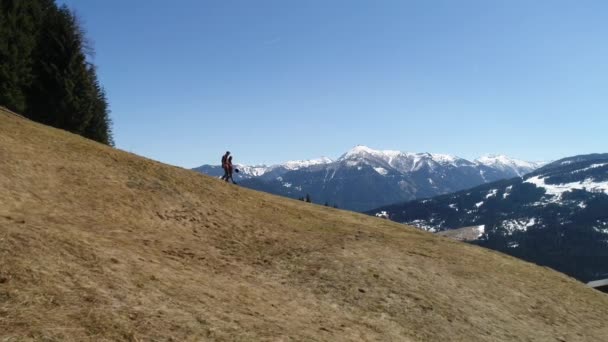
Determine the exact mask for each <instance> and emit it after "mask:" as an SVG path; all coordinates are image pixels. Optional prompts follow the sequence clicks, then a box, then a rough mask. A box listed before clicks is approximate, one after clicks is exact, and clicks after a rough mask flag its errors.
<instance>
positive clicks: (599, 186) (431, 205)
mask: <svg viewBox="0 0 608 342" xmlns="http://www.w3.org/2000/svg"><path fill="white" fill-rule="evenodd" d="M382 211H385V212H387V215H388V216H389V217H390V218H391V219H392V220H395V221H398V222H402V223H407V224H413V225H416V226H418V227H420V228H424V229H426V230H432V231H444V230H449V229H454V228H459V227H464V226H480V225H483V226H484V234H479V236H478V237H479V243H480V244H482V245H484V246H487V247H490V248H492V249H496V250H499V251H503V252H505V253H508V254H511V255H514V256H517V257H521V258H524V259H526V260H530V261H533V262H536V263H539V264H542V265H547V266H550V267H553V268H555V269H557V270H559V271H561V272H564V273H567V274H570V275H572V276H575V277H577V278H579V279H581V280H584V281H589V280H593V279H598V278H603V277H607V276H608V154H590V155H582V156H575V157H569V158H565V159H562V160H558V161H556V162H553V163H550V164H548V165H546V166H544V167H542V168H540V169H538V170H537V171H534V172H532V173H530V174H528V175H526V176H524V177H522V178H513V179H510V180H504V181H499V182H495V183H490V184H485V185H481V186H478V187H475V188H472V189H468V190H464V191H461V192H458V193H454V194H449V195H444V196H438V197H434V198H431V199H426V200H419V201H412V202H408V203H403V204H396V205H391V206H388V207H381V208H378V209H376V210H374V211H372V212H370V213H372V214H374V213H378V212H382Z"/></svg>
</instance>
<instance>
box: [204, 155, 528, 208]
mask: <svg viewBox="0 0 608 342" xmlns="http://www.w3.org/2000/svg"><path fill="white" fill-rule="evenodd" d="M538 166H539V165H538V164H536V163H529V162H524V161H520V160H516V159H511V158H508V157H506V156H489V157H483V158H480V159H478V160H476V161H475V162H470V161H468V160H466V159H463V158H459V157H455V156H450V155H445V154H435V153H408V152H400V151H391V150H385V151H380V150H374V149H371V148H369V147H367V146H356V147H354V148H353V149H351V150H350V151H348V152H346V153H344V154H343V155H342V156H341V157H340V158H338V159H337V160H335V161H332V160H331V159H328V158H320V159H315V160H311V161H297V162H287V163H284V164H278V165H274V166H268V167H267V166H242V165H241V166H240V169H241V171H242V172H241V173H239V174H237V181H238V182H239V184H240V185H242V186H245V187H248V188H251V189H256V190H261V191H265V192H269V193H272V194H276V195H281V196H286V197H291V198H298V197H303V196H304V195H306V194H310V195H311V196H312V198H313V200H314V201H316V202H317V203H326V202H327V203H329V204H331V205H334V204H335V205H338V206H339V207H340V208H344V209H349V210H355V211H365V210H369V209H372V208H375V207H378V206H381V205H386V204H392V203H395V202H401V201H406V200H412V199H416V198H425V197H431V196H436V195H439V194H445V193H450V192H454V191H458V190H462V189H467V188H470V187H473V186H476V185H479V184H484V183H487V182H492V181H495V180H499V179H505V178H512V177H515V176H520V175H522V174H524V173H528V172H530V171H532V170H534V169H535V168H537V167H538ZM194 170H195V171H198V172H201V173H204V174H207V175H210V176H216V177H217V176H220V175H221V174H223V171H222V169H221V168H220V167H219V166H212V165H203V166H201V167H198V168H195V169H194Z"/></svg>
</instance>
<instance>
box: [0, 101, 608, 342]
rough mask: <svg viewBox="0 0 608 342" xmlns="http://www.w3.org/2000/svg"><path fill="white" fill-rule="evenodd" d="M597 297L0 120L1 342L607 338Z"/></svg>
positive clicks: (495, 259) (353, 217)
mask: <svg viewBox="0 0 608 342" xmlns="http://www.w3.org/2000/svg"><path fill="white" fill-rule="evenodd" d="M606 317H608V296H606V295H604V294H601V293H599V292H596V291H594V290H591V289H588V288H586V287H585V286H583V285H582V284H580V283H578V282H576V281H574V280H573V279H571V278H568V277H566V276H564V275H562V274H559V273H556V272H554V271H551V270H549V269H546V268H540V267H536V266H534V265H532V264H528V263H525V262H522V261H519V260H516V259H514V258H511V257H507V256H505V255H501V254H498V253H494V252H491V251H487V250H484V249H481V248H477V247H474V246H470V245H467V244H464V243H460V242H456V241H452V240H450V239H447V238H443V237H437V236H433V235H432V234H428V233H424V232H421V231H418V230H415V229H411V228H407V227H404V226H401V225H398V224H395V223H391V222H389V221H387V220H382V219H376V218H372V217H367V216H363V215H358V214H354V213H350V212H346V211H340V210H335V209H331V208H325V207H322V206H317V205H310V204H306V203H302V202H300V201H293V200H288V199H285V198H279V197H275V196H271V195H268V194H263V193H259V192H255V191H251V190H247V189H242V188H239V187H237V186H233V185H229V184H225V183H223V182H221V181H219V180H216V179H212V178H209V177H206V176H203V175H200V174H197V173H195V172H192V171H189V170H184V169H181V168H177V167H172V166H168V165H164V164H161V163H158V162H155V161H152V160H147V159H144V158H141V157H138V156H135V155H133V154H129V153H125V152H122V151H119V150H115V149H111V148H108V147H106V146H102V145H99V144H96V143H94V142H91V141H87V140H85V139H82V138H80V137H78V136H75V135H71V134H68V133H66V132H63V131H59V130H55V129H51V128H48V127H44V126H42V125H38V124H34V123H32V122H29V121H27V120H25V119H22V118H18V117H15V116H12V115H10V114H7V113H3V112H0V341H29V340H36V341H38V340H40V341H110V340H112V341H113V340H124V341H201V340H215V341H265V340H268V341H503V340H517V341H602V340H603V341H608V325H607V324H606V323H605V319H606Z"/></svg>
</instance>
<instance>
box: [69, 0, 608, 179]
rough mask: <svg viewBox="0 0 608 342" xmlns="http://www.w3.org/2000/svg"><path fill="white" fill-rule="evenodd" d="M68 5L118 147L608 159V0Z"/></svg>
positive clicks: (193, 157) (261, 158) (180, 159)
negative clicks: (606, 155)
mask: <svg viewBox="0 0 608 342" xmlns="http://www.w3.org/2000/svg"><path fill="white" fill-rule="evenodd" d="M61 2H63V3H67V4H68V5H69V6H71V7H72V8H73V9H75V10H76V12H77V13H78V15H79V17H80V18H81V20H82V22H83V24H84V26H85V28H86V31H87V34H88V37H89V38H90V40H91V41H92V42H93V46H94V48H95V50H96V55H95V58H94V62H95V63H96V64H97V65H98V73H99V76H100V78H101V81H102V83H103V85H104V87H105V88H106V90H107V93H108V97H109V101H110V105H111V109H112V118H113V120H114V132H115V140H116V143H117V146H118V147H119V148H121V149H124V150H127V151H131V152H134V153H137V154H140V155H143V156H146V157H150V158H153V159H156V160H160V161H163V162H166V163H170V164H174V165H179V166H184V167H194V166H198V165H200V164H204V163H214V164H217V163H219V159H220V156H221V154H222V152H223V151H225V150H226V149H229V150H230V151H232V152H233V153H234V155H235V161H236V162H241V163H275V162H280V161H285V160H289V159H308V158H315V157H319V156H321V155H325V156H329V157H333V158H335V157H338V156H339V155H340V154H341V153H343V152H345V151H346V150H348V149H350V148H351V147H353V146H354V145H357V144H363V145H368V146H370V147H372V148H378V149H396V150H403V151H411V152H436V153H449V154H455V155H458V156H461V157H465V158H474V157H477V156H479V155H482V154H487V153H504V154H507V155H510V156H513V157H518V158H521V159H527V160H550V159H556V158H559V157H564V156H569V155H574V154H582V153H591V152H608V134H607V133H608V132H607V128H608V20H606V18H607V17H606V15H607V13H608V2H607V1H602V0H598V1H584V0H580V1H575V0H572V1H558V0H551V1H541V0H535V1H530V0H521V1H507V0H490V1H488V0H479V1H467V0H459V1H451V0H445V1H433V0H420V1H407V0H394V1H382V0H379V1H357V0H331V1H327V0H306V1H305V0H297V1H296V0H275V1H266V0H256V1H249V0H241V1H232V0H214V1H199V0H190V1H186V0H180V1H173V2H171V1H166V0H164V1H156V0H145V1H144V0H137V1H136V0H129V1H123V0H104V1H94V0H80V1H77V0H69V1H61Z"/></svg>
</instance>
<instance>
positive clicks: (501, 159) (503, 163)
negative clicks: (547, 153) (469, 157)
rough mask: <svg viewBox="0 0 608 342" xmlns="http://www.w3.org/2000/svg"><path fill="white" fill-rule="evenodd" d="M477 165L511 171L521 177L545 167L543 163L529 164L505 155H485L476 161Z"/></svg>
mask: <svg viewBox="0 0 608 342" xmlns="http://www.w3.org/2000/svg"><path fill="white" fill-rule="evenodd" d="M475 163H476V164H477V165H484V166H488V167H492V168H496V169H502V170H507V169H510V170H513V172H514V173H515V174H517V175H518V176H520V177H521V176H523V175H524V174H526V173H529V172H531V171H533V170H535V169H537V168H539V167H540V166H541V165H543V163H534V162H527V161H524V160H519V159H515V158H510V157H508V156H505V155H504V154H489V155H485V156H482V157H480V158H478V159H475Z"/></svg>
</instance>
